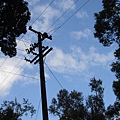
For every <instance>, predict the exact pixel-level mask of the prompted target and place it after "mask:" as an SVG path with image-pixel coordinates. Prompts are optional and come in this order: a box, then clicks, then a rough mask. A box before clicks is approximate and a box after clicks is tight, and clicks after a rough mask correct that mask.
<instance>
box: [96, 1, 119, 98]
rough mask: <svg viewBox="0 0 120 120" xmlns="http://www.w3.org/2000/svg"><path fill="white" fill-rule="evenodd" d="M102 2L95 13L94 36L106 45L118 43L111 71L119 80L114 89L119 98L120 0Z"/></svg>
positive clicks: (114, 83)
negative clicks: (100, 9)
mask: <svg viewBox="0 0 120 120" xmlns="http://www.w3.org/2000/svg"><path fill="white" fill-rule="evenodd" d="M102 3H103V10H102V11H100V12H99V13H95V20H96V22H95V25H94V28H95V33H94V36H95V37H96V38H98V40H99V42H100V43H102V44H103V45H104V46H110V45H111V44H113V43H116V44H117V45H118V48H117V49H116V50H115V52H114V56H115V58H116V59H117V60H116V62H113V63H112V64H111V66H112V68H111V71H112V72H114V73H115V76H116V78H117V81H114V82H113V91H114V93H115V95H117V98H118V97H119V96H120V89H119V88H120V0H102ZM119 98H120V97H119ZM119 100H120V99H119Z"/></svg>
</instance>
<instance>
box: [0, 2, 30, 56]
mask: <svg viewBox="0 0 120 120" xmlns="http://www.w3.org/2000/svg"><path fill="white" fill-rule="evenodd" d="M29 20H30V12H29V9H28V3H27V2H25V1H24V0H0V47H1V51H2V52H3V53H4V54H5V55H8V56H10V57H13V56H15V55H16V54H17V50H16V46H17V43H16V37H19V36H20V35H21V34H22V33H23V34H25V33H26V32H27V30H26V24H27V22H28V21H29Z"/></svg>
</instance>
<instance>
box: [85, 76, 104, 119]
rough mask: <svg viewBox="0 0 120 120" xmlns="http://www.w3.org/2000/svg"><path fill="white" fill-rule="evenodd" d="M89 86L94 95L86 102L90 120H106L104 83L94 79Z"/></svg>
mask: <svg viewBox="0 0 120 120" xmlns="http://www.w3.org/2000/svg"><path fill="white" fill-rule="evenodd" d="M89 86H90V87H91V92H92V93H93V94H92V95H89V96H88V99H87V100H86V106H87V109H88V115H89V120H105V115H104V113H105V106H104V101H103V97H104V96H103V93H104V88H103V87H102V81H101V80H96V79H95V78H92V79H91V80H90V83H89Z"/></svg>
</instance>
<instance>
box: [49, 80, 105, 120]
mask: <svg viewBox="0 0 120 120" xmlns="http://www.w3.org/2000/svg"><path fill="white" fill-rule="evenodd" d="M89 86H90V87H91V92H92V94H91V95H88V97H87V99H84V97H83V95H82V93H81V92H77V91H75V90H73V91H71V93H69V92H68V91H67V90H65V89H64V90H60V91H59V93H58V94H57V98H53V99H52V103H51V105H50V107H49V111H50V113H51V114H53V115H55V116H58V117H59V119H60V120H105V106H104V101H103V92H104V89H103V87H102V81H101V80H96V79H95V78H92V79H91V82H90V83H89Z"/></svg>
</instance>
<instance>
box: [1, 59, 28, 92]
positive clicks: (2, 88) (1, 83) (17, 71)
mask: <svg viewBox="0 0 120 120" xmlns="http://www.w3.org/2000/svg"><path fill="white" fill-rule="evenodd" d="M20 62H21V60H20V61H19V63H20ZM19 63H18V64H19ZM18 64H17V65H18ZM25 64H26V62H25V63H24V64H23V65H22V66H21V67H20V69H19V70H18V71H17V72H19V71H20V70H21V69H22V68H23V67H24V66H25ZM17 65H16V66H17ZM16 66H15V67H16ZM15 67H14V68H15ZM14 68H13V70H14ZM13 70H12V71H13ZM12 71H11V72H12ZM11 72H10V73H11ZM10 73H9V74H8V75H7V76H6V77H5V79H7V77H8V76H9V75H10ZM14 76H15V75H14ZM14 76H13V77H14ZM13 77H12V78H13ZM12 78H11V79H10V80H9V81H8V82H7V84H9V83H10V82H11V80H12ZM5 79H4V80H5ZM4 80H3V81H2V82H1V84H0V85H2V83H3V82H4ZM7 84H5V85H4V86H3V87H2V88H1V89H0V91H2V90H3V89H4V88H5V87H6V85H7Z"/></svg>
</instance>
